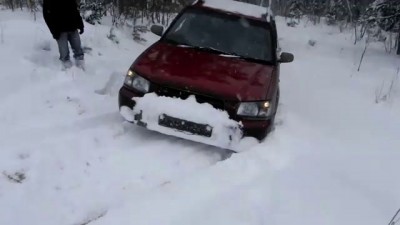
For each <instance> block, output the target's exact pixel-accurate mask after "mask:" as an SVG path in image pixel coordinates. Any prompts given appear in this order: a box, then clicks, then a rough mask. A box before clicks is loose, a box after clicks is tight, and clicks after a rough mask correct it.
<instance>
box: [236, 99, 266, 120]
mask: <svg viewBox="0 0 400 225" xmlns="http://www.w3.org/2000/svg"><path fill="white" fill-rule="evenodd" d="M237 114H238V115H239V116H251V117H268V116H270V115H271V114H272V107H271V103H270V102H269V101H265V102H242V103H240V106H239V108H238V111H237Z"/></svg>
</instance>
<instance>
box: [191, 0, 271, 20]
mask: <svg viewBox="0 0 400 225" xmlns="http://www.w3.org/2000/svg"><path fill="white" fill-rule="evenodd" d="M197 2H200V3H202V5H203V6H205V7H209V8H213V9H219V10H223V11H227V12H232V13H238V14H241V15H244V16H250V17H256V18H263V17H264V16H265V15H266V14H267V13H268V14H269V15H271V13H270V10H269V9H268V8H265V7H262V6H258V5H253V4H249V3H244V2H238V1H234V0H200V1H196V3H197ZM196 3H195V4H196Z"/></svg>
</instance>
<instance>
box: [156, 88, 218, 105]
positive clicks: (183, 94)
mask: <svg viewBox="0 0 400 225" xmlns="http://www.w3.org/2000/svg"><path fill="white" fill-rule="evenodd" d="M154 92H155V93H156V94H157V95H158V96H165V97H175V98H180V99H183V100H185V99H187V98H188V97H189V96H191V95H194V96H195V98H196V100H197V102H198V103H208V104H210V105H212V106H213V107H214V108H216V109H220V110H224V109H225V107H224V101H222V100H219V99H216V98H213V97H209V96H205V95H200V94H195V93H192V92H189V91H183V90H178V89H174V88H169V87H164V86H157V87H155V90H154Z"/></svg>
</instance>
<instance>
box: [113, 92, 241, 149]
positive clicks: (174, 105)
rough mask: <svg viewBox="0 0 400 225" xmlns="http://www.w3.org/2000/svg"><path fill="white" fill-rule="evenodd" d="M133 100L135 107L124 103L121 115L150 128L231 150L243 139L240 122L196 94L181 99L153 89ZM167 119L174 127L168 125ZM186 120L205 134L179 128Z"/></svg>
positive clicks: (189, 124) (188, 124)
mask: <svg viewBox="0 0 400 225" xmlns="http://www.w3.org/2000/svg"><path fill="white" fill-rule="evenodd" d="M133 100H134V101H136V106H135V107H134V109H133V110H131V109H129V108H127V107H122V108H121V109H120V112H121V115H122V116H123V117H124V118H125V119H126V120H128V121H130V122H134V123H136V124H138V125H141V126H144V127H146V128H147V129H149V130H154V131H157V132H160V133H164V134H167V135H172V136H176V137H180V138H184V139H188V140H192V141H196V142H200V143H204V144H208V145H213V146H217V147H221V148H226V149H231V150H235V148H236V146H238V144H239V142H240V140H241V139H242V136H243V135H242V130H241V124H240V123H238V122H237V121H234V120H231V119H229V116H228V114H227V113H226V112H225V111H221V110H217V109H215V108H213V107H212V106H211V105H210V104H207V103H203V104H199V103H198V102H197V101H196V99H195V97H194V96H191V97H189V98H188V99H186V100H182V99H178V98H170V97H162V96H157V95H156V94H153V93H150V94H146V95H145V96H144V97H141V98H133ZM166 119H169V120H171V119H172V120H177V121H174V122H172V123H170V122H165V120H166ZM168 123H170V124H169V125H171V126H172V127H168V126H166V124H168ZM177 123H178V124H177ZM186 124H187V127H190V128H194V129H193V131H198V132H199V133H203V134H195V133H193V132H192V131H186V130H183V129H180V128H182V127H185V125H186ZM178 127H179V128H178ZM200 131H201V132H200Z"/></svg>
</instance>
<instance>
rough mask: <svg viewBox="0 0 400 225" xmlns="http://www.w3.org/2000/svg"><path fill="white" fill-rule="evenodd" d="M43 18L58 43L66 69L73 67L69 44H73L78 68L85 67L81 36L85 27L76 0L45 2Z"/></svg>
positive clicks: (51, 0)
mask: <svg viewBox="0 0 400 225" xmlns="http://www.w3.org/2000/svg"><path fill="white" fill-rule="evenodd" d="M43 17H44V20H45V22H46V24H47V26H48V28H49V30H50V32H51V34H52V35H53V38H54V39H55V40H56V41H57V44H58V49H59V53H60V60H61V62H62V63H63V66H64V67H65V68H69V67H71V66H72V62H71V60H70V54H69V46H68V43H70V44H71V47H72V50H73V52H74V58H75V62H76V65H77V66H78V67H83V66H84V65H83V63H84V52H83V49H82V46H81V39H80V34H83V32H84V25H83V20H82V17H81V15H80V14H79V10H78V5H77V3H76V0H43Z"/></svg>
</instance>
